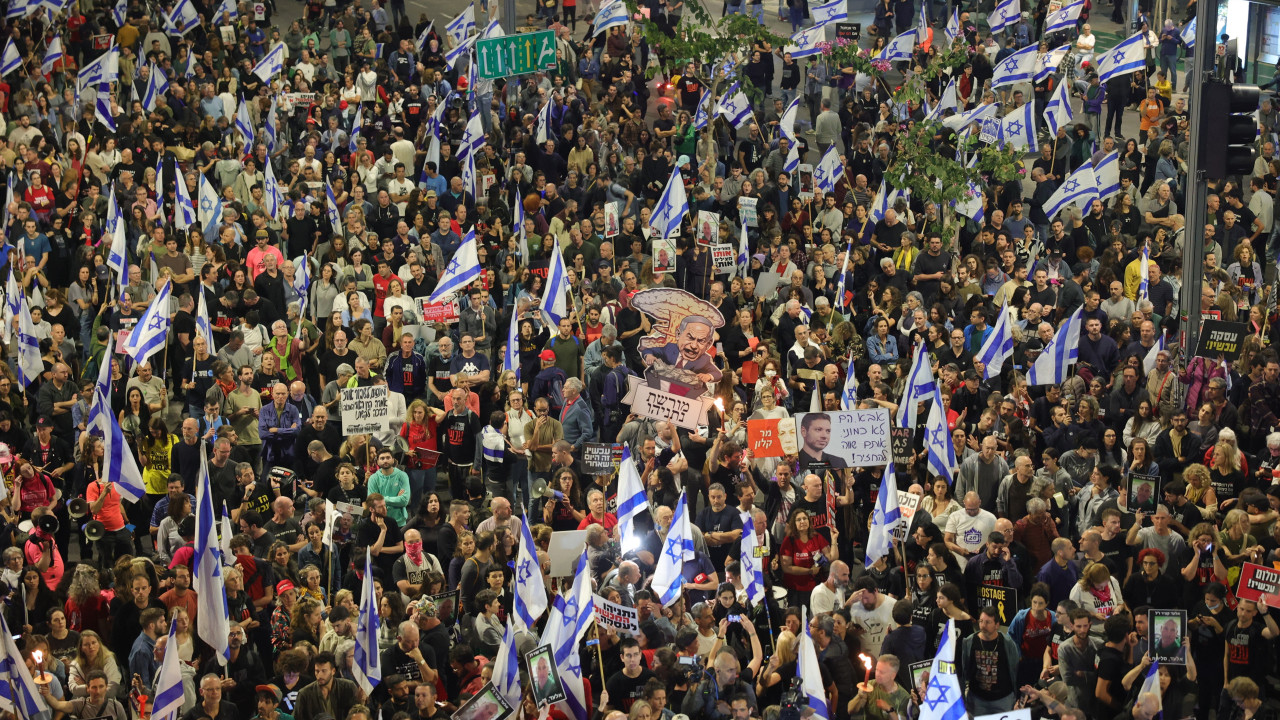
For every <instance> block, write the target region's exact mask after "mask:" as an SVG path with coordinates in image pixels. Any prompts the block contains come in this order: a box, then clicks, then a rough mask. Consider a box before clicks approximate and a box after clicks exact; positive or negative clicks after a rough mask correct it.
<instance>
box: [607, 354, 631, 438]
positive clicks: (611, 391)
mask: <svg viewBox="0 0 1280 720" xmlns="http://www.w3.org/2000/svg"><path fill="white" fill-rule="evenodd" d="M604 366H605V368H607V370H606V371H605V376H604V381H603V382H602V390H601V393H600V406H601V410H602V411H603V412H602V413H601V415H600V417H601V418H603V420H602V423H601V425H602V426H601V429H600V440H601V441H602V442H613V440H614V439H615V438H617V437H618V433H620V432H621V431H622V425H623V423H625V422H626V420H627V412H628V411H629V406H627V405H625V404H623V402H622V399H623V398H624V397H626V395H627V389H628V387H629V381H628V380H627V378H628V377H630V376H632V375H634V374H635V373H633V372H631V368H629V367H627V366H626V365H625V364H623V362H622V349H621V348H617V347H607V348H605V349H604Z"/></svg>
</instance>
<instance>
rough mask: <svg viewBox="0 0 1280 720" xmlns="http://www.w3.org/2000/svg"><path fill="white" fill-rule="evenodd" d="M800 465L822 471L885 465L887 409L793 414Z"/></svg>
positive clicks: (887, 449) (887, 458) (811, 469)
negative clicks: (797, 438) (794, 415)
mask: <svg viewBox="0 0 1280 720" xmlns="http://www.w3.org/2000/svg"><path fill="white" fill-rule="evenodd" d="M795 420H796V435H797V436H798V437H799V445H800V450H799V455H800V467H801V468H805V467H807V468H810V471H811V472H817V473H818V474H821V473H822V471H823V470H840V469H842V468H849V467H874V466H876V465H888V464H889V450H890V447H889V411H888V410H886V409H885V408H873V409H870V410H851V411H849V412H832V413H801V414H799V415H797V416H796V418H795Z"/></svg>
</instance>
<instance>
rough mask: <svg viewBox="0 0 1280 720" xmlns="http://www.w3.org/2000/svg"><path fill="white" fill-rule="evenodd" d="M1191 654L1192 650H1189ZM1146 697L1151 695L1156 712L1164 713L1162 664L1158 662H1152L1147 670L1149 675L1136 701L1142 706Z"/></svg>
mask: <svg viewBox="0 0 1280 720" xmlns="http://www.w3.org/2000/svg"><path fill="white" fill-rule="evenodd" d="M1187 652H1190V650H1187ZM1144 695H1151V696H1152V697H1154V698H1155V700H1156V710H1159V711H1161V712H1163V711H1164V693H1162V692H1161V691H1160V663H1159V662H1158V661H1156V660H1152V661H1151V667H1149V668H1147V674H1146V676H1145V677H1143V678H1142V687H1141V688H1140V689H1139V690H1138V697H1136V698H1134V700H1135V701H1136V702H1137V704H1139V706H1141V703H1142V702H1143V700H1142V698H1143V696H1144Z"/></svg>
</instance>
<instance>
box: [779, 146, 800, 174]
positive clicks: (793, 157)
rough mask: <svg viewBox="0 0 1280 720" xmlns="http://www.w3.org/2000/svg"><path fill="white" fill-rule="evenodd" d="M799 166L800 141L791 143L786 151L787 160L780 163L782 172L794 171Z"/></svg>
mask: <svg viewBox="0 0 1280 720" xmlns="http://www.w3.org/2000/svg"><path fill="white" fill-rule="evenodd" d="M799 167H800V143H798V142H797V143H793V144H792V145H791V149H790V150H788V151H787V160H786V162H784V163H782V172H784V173H788V174H790V173H794V172H795V171H796V170H797V169H799Z"/></svg>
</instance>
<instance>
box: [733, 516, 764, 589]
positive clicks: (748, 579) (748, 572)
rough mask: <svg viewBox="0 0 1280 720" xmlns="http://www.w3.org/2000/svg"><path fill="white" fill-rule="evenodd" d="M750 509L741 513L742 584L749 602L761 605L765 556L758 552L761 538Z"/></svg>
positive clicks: (739, 560)
mask: <svg viewBox="0 0 1280 720" xmlns="http://www.w3.org/2000/svg"><path fill="white" fill-rule="evenodd" d="M751 515H752V513H751V512H750V511H748V512H744V513H741V517H742V542H741V543H739V545H738V547H739V551H738V563H739V565H740V566H741V568H742V584H743V586H744V589H745V590H746V591H747V602H748V603H750V604H751V605H753V606H755V605H759V604H760V603H762V602H764V601H765V593H764V558H762V557H761V556H759V555H757V554H756V548H758V547H760V538H759V537H756V523H755V520H754V519H753V518H752V517H751Z"/></svg>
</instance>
